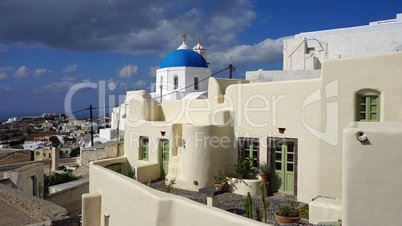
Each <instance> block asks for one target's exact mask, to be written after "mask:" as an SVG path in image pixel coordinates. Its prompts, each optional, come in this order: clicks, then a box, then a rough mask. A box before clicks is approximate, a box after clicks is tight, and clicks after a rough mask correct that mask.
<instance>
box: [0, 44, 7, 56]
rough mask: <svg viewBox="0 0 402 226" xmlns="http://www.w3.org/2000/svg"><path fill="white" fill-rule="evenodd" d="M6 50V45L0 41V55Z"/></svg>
mask: <svg viewBox="0 0 402 226" xmlns="http://www.w3.org/2000/svg"><path fill="white" fill-rule="evenodd" d="M7 50H8V49H7V46H6V45H4V44H2V43H0V55H1V54H3V53H5V52H7Z"/></svg>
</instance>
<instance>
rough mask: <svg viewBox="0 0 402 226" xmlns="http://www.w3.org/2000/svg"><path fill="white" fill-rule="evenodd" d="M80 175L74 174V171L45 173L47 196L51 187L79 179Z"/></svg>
mask: <svg viewBox="0 0 402 226" xmlns="http://www.w3.org/2000/svg"><path fill="white" fill-rule="evenodd" d="M78 179H79V177H76V176H74V175H73V174H72V173H70V172H68V173H61V174H60V173H52V174H51V175H49V176H47V175H44V182H43V183H44V193H45V196H47V195H49V187H50V186H53V185H57V184H63V183H67V182H70V181H75V180H78Z"/></svg>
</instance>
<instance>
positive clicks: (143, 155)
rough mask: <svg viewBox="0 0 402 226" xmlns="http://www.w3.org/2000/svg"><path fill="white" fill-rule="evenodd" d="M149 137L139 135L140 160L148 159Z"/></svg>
mask: <svg viewBox="0 0 402 226" xmlns="http://www.w3.org/2000/svg"><path fill="white" fill-rule="evenodd" d="M148 149H149V139H148V137H140V160H145V161H148V154H149V151H148Z"/></svg>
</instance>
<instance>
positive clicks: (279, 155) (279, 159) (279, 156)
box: [275, 153, 282, 161]
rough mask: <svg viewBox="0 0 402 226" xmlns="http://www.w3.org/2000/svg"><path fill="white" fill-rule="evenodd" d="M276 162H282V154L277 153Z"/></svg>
mask: <svg viewBox="0 0 402 226" xmlns="http://www.w3.org/2000/svg"><path fill="white" fill-rule="evenodd" d="M275 160H278V161H282V154H281V153H276V154H275Z"/></svg>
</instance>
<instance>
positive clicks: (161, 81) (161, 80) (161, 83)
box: [160, 76, 163, 85]
mask: <svg viewBox="0 0 402 226" xmlns="http://www.w3.org/2000/svg"><path fill="white" fill-rule="evenodd" d="M160 85H163V77H162V76H161V79H160Z"/></svg>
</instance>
